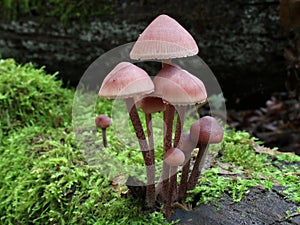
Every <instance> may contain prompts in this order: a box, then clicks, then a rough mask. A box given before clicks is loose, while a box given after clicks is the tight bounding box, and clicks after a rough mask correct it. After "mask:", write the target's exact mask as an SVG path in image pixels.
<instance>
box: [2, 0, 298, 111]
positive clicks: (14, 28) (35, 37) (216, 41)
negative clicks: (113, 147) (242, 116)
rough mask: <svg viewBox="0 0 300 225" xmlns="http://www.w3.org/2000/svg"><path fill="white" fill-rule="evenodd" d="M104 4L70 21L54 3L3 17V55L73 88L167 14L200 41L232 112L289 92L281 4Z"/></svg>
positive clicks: (263, 0)
mask: <svg viewBox="0 0 300 225" xmlns="http://www.w3.org/2000/svg"><path fill="white" fill-rule="evenodd" d="M2 1H4V0H2ZM32 2H34V1H32ZM36 2H39V1H36ZM63 2H68V1H63ZM69 2H70V0H69ZM91 2H93V1H91ZM99 2H100V3H98V4H95V3H94V5H90V6H89V7H90V8H88V9H87V10H90V11H86V12H85V11H84V10H83V9H82V10H81V9H80V8H78V11H74V10H75V9H74V8H73V11H74V13H73V11H71V12H72V13H73V14H72V13H69V14H68V15H67V16H69V17H67V16H66V17H63V15H64V13H66V12H67V9H68V8H67V9H66V10H64V8H62V9H60V10H61V11H54V12H52V11H51V10H53V9H54V8H55V7H58V6H55V5H54V6H53V5H50V6H48V7H49V9H48V11H47V9H45V7H43V8H42V7H41V8H40V9H35V8H34V7H33V6H32V5H31V6H30V7H31V10H27V11H26V10H25V11H24V10H23V11H22V10H20V9H19V10H17V11H16V13H15V14H14V15H8V16H7V15H6V16H5V14H4V13H2V14H1V20H0V55H2V57H3V58H8V57H13V58H15V59H16V60H17V61H18V62H21V63H25V62H29V61H32V62H33V63H35V64H37V65H38V66H43V65H45V66H46V70H47V71H48V72H50V73H53V72H56V71H59V72H60V75H59V76H60V77H61V78H63V80H64V82H65V84H66V85H71V86H76V85H77V83H78V81H79V79H80V78H81V76H82V75H83V73H84V71H85V70H86V69H87V67H88V66H89V65H90V64H91V63H92V62H93V61H94V60H95V59H96V58H97V57H99V56H100V55H101V54H103V53H105V52H106V51H108V50H110V49H112V48H114V47H116V46H119V45H122V44H126V43H128V42H131V41H135V40H136V39H137V37H138V35H139V34H140V33H141V32H142V31H143V30H144V29H145V27H146V26H147V25H148V24H149V23H150V22H151V21H152V20H153V19H154V18H155V17H156V16H158V15H160V14H167V15H169V16H171V17H173V18H174V19H175V20H177V21H178V22H179V23H180V24H181V25H182V26H183V27H184V28H186V29H187V30H188V31H189V32H190V33H191V34H192V36H193V37H194V38H195V40H196V41H197V43H198V46H199V49H200V51H199V54H198V55H199V56H200V57H201V58H202V59H203V60H204V61H205V62H206V63H207V64H208V66H209V67H210V68H211V70H212V71H213V72H214V74H215V76H216V77H217V79H218V81H219V83H220V86H221V88H222V90H223V92H224V96H225V98H226V99H227V107H228V108H234V109H249V108H255V107H259V106H262V105H264V104H265V102H266V100H267V99H269V98H270V96H271V95H272V93H274V92H280V91H284V90H285V89H286V87H285V82H286V79H287V76H286V61H285V59H284V57H283V51H284V48H285V47H288V46H292V44H293V42H292V40H291V39H290V38H289V37H288V35H287V34H286V33H285V32H284V30H283V28H282V27H281V24H280V20H279V6H280V1H275V0H272V1H271V0H249V1H244V0H233V1H228V0H212V1H204V0H187V1H181V0H173V1H164V0H162V1H154V0H139V1H99ZM36 4H37V3H36ZM59 7H61V6H59ZM76 7H81V6H76ZM32 9H35V10H32ZM39 10H40V11H39ZM43 10H44V11H43ZM80 10H81V11H80ZM93 10H94V12H98V11H99V10H100V13H99V14H96V13H92V12H93ZM101 10H102V11H101ZM6 12H7V11H6ZM18 12H19V13H18ZM47 12H52V14H51V13H47ZM6 14H8V13H6ZM89 15H91V16H89Z"/></svg>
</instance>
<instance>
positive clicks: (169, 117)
mask: <svg viewBox="0 0 300 225" xmlns="http://www.w3.org/2000/svg"><path fill="white" fill-rule="evenodd" d="M174 113H175V108H174V106H173V105H171V104H167V106H166V110H165V111H164V126H165V127H164V130H165V131H164V156H165V154H166V152H167V151H168V150H169V149H170V148H171V147H172V128H173V121H174ZM169 174H170V166H169V165H168V164H167V163H165V162H163V168H162V184H163V186H162V197H163V198H166V196H167V194H168V191H169Z"/></svg>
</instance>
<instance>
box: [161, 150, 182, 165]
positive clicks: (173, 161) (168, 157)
mask: <svg viewBox="0 0 300 225" xmlns="http://www.w3.org/2000/svg"><path fill="white" fill-rule="evenodd" d="M184 159H185V156H184V153H183V152H182V151H181V150H180V149H179V148H170V149H169V150H168V151H167V152H166V153H165V155H164V161H165V162H166V163H167V164H168V165H170V166H179V165H182V164H183V162H184Z"/></svg>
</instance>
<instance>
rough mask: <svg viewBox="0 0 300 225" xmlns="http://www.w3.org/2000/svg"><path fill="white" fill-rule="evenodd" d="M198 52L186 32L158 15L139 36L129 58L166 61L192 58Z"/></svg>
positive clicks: (165, 17)
mask: <svg viewBox="0 0 300 225" xmlns="http://www.w3.org/2000/svg"><path fill="white" fill-rule="evenodd" d="M198 51H199V50H198V46H197V43H196V42H195V40H194V39H193V37H192V36H191V35H190V34H189V32H188V31H187V30H185V29H184V28H183V27H182V26H181V25H180V24H179V23H178V22H177V21H176V20H174V19H173V18H171V17H169V16H167V15H160V16H158V17H157V18H156V19H155V20H153V21H152V22H151V23H150V24H149V25H148V27H147V28H146V29H145V30H144V31H143V33H142V34H141V35H140V36H139V38H138V39H137V41H136V43H135V44H134V46H133V48H132V50H131V52H130V58H132V59H137V60H153V59H161V60H166V59H173V58H182V57H188V56H193V55H196V54H197V53H198Z"/></svg>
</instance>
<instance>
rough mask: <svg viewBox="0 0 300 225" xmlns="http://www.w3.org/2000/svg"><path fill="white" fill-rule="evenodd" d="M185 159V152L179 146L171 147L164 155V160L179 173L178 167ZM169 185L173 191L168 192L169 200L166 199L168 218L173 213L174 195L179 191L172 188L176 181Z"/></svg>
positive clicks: (174, 171)
mask: <svg viewBox="0 0 300 225" xmlns="http://www.w3.org/2000/svg"><path fill="white" fill-rule="evenodd" d="M184 160H185V156H184V153H183V152H182V151H181V150H180V149H179V148H170V149H169V150H168V151H167V152H166V153H165V155H164V162H165V163H166V164H167V165H169V166H170V167H171V169H172V170H173V171H172V172H173V173H177V167H178V166H180V165H182V164H183V162H184ZM173 177H174V176H172V177H171V179H172V178H173ZM171 181H172V180H171ZM169 185H170V188H169V189H171V190H170V191H171V192H169V193H168V196H167V201H166V217H167V218H169V217H170V215H171V205H172V199H173V196H174V195H175V196H176V195H177V193H174V192H173V191H172V189H173V188H174V187H173V188H171V185H174V183H173V182H170V184H169ZM175 185H176V182H175Z"/></svg>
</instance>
